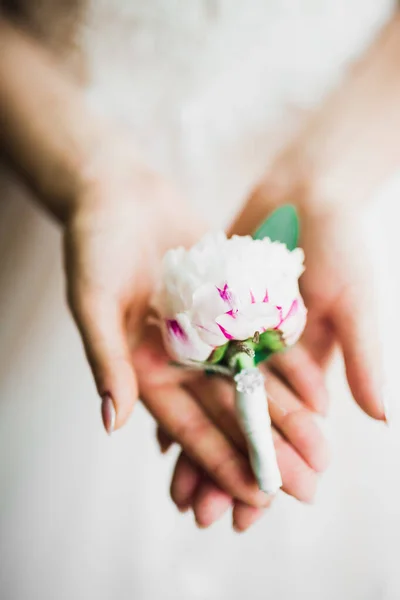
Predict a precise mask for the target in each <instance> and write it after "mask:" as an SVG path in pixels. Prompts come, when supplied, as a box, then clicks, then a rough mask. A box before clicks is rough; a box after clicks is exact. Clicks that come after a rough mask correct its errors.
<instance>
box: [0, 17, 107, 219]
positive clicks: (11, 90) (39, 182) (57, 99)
mask: <svg viewBox="0 0 400 600" xmlns="http://www.w3.org/2000/svg"><path fill="white" fill-rule="evenodd" d="M101 129H102V126H101V125H100V124H99V123H98V122H97V121H96V120H95V119H94V118H93V117H92V116H91V115H89V114H88V111H87V108H86V106H85V103H84V101H83V95H82V92H81V90H80V88H79V86H78V85H76V84H74V82H73V81H72V80H70V79H69V77H68V76H67V75H66V74H65V73H64V72H63V70H62V69H61V67H60V66H59V65H58V64H57V62H56V60H55V58H53V57H52V55H51V54H50V53H48V52H47V51H46V50H45V49H44V48H42V47H41V46H40V45H39V44H38V43H37V42H35V41H34V40H32V39H30V38H29V36H27V35H26V34H25V33H24V32H22V31H19V30H17V29H16V28H14V27H13V26H12V25H11V24H9V23H8V22H6V21H4V20H1V19H0V150H1V151H2V152H4V153H5V155H6V156H7V157H8V158H9V159H10V160H11V162H12V163H13V165H14V166H15V168H16V169H17V170H18V171H19V172H20V173H21V174H22V175H23V176H24V177H25V178H27V180H28V181H29V183H30V184H31V186H32V187H33V188H34V189H35V191H36V192H37V193H38V195H39V197H40V199H41V200H42V201H43V203H44V204H45V205H46V207H47V208H48V209H49V210H50V211H51V212H53V213H54V214H55V215H57V216H58V217H64V216H65V215H66V214H67V213H68V211H69V210H70V208H71V204H72V203H73V202H74V198H76V197H77V190H78V189H79V187H80V186H81V185H82V178H83V177H84V174H85V172H86V171H87V169H89V164H90V160H91V156H92V155H93V152H94V150H95V149H97V148H98V146H99V143H100V139H101V135H102V134H101Z"/></svg>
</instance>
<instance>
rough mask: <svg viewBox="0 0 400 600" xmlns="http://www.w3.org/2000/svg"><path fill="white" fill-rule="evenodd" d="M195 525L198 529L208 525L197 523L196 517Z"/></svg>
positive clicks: (205, 527)
mask: <svg viewBox="0 0 400 600" xmlns="http://www.w3.org/2000/svg"><path fill="white" fill-rule="evenodd" d="M196 527H197V528H198V529H207V527H208V525H205V524H204V523H199V521H198V520H197V519H196Z"/></svg>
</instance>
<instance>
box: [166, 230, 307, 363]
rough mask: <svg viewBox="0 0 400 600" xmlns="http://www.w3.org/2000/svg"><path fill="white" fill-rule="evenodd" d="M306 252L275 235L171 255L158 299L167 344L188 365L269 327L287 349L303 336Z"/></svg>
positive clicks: (211, 243) (208, 243)
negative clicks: (301, 286) (290, 247)
mask: <svg viewBox="0 0 400 600" xmlns="http://www.w3.org/2000/svg"><path fill="white" fill-rule="evenodd" d="M303 260H304V254H303V251H302V250H301V249H299V248H297V249H296V250H294V251H293V252H290V251H289V250H288V249H287V248H286V246H285V245H284V244H281V243H279V242H271V240H270V239H269V238H265V239H263V240H253V238H252V237H250V236H244V237H240V236H233V237H232V238H230V239H227V237H226V235H225V234H224V233H223V232H217V233H210V234H207V235H206V236H205V237H204V238H203V239H202V240H200V241H199V242H198V243H197V244H196V245H195V246H193V247H192V248H191V249H190V250H185V249H184V248H177V249H174V250H169V251H168V252H167V253H166V255H165V257H164V261H163V271H162V285H161V289H160V290H159V293H158V294H157V297H156V300H155V306H156V309H157V311H158V313H159V315H160V317H161V327H162V331H163V335H164V339H165V342H166V344H167V347H168V349H169V350H170V352H171V353H172V355H173V356H174V357H175V358H176V359H178V360H181V361H187V360H196V361H205V360H207V359H208V358H209V356H210V354H211V353H212V352H213V350H215V348H217V347H218V346H222V345H224V344H226V342H227V341H229V340H246V339H248V338H252V337H253V336H254V334H255V333H256V332H257V331H258V332H259V333H262V332H265V331H267V330H277V331H279V332H281V334H282V338H283V340H284V342H285V343H286V344H287V345H291V344H293V343H294V342H296V341H297V339H298V338H299V337H300V335H301V333H302V331H303V329H304V326H305V322H306V313H307V311H306V308H305V306H304V303H303V300H302V298H301V295H300V291H299V285H298V279H299V277H300V275H301V274H302V272H303V270H304V267H303Z"/></svg>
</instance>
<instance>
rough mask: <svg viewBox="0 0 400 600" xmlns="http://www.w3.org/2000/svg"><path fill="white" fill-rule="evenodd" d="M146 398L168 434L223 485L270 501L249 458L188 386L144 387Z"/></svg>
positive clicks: (253, 501) (250, 498) (254, 501)
mask: <svg viewBox="0 0 400 600" xmlns="http://www.w3.org/2000/svg"><path fill="white" fill-rule="evenodd" d="M143 400H144V402H145V404H146V406H147V407H148V409H149V410H150V412H151V413H152V414H153V416H154V418H155V419H156V420H157V422H158V423H160V425H161V426H162V428H163V429H164V430H165V431H166V432H167V434H168V435H169V436H170V437H172V438H173V439H174V440H176V441H177V442H178V443H179V444H180V445H181V446H182V449H183V450H184V451H185V452H186V454H187V455H188V456H189V458H191V459H192V460H193V461H194V462H196V463H197V464H198V465H199V466H200V467H201V468H203V469H204V471H205V472H206V473H207V474H208V475H209V476H210V477H211V478H212V479H213V480H214V481H215V482H216V483H217V484H218V485H219V486H220V487H221V489H223V490H225V491H226V492H227V493H228V494H230V495H231V496H233V497H234V498H238V499H240V500H243V501H244V502H247V503H248V504H250V505H252V506H263V505H264V504H265V503H266V502H267V500H268V496H267V495H266V494H264V492H262V491H260V490H259V489H258V486H257V483H256V481H255V479H254V476H253V474H252V472H251V469H250V465H249V462H248V460H247V459H246V458H245V457H244V456H243V454H242V453H241V452H239V451H238V450H237V449H236V448H235V447H234V446H233V445H232V443H230V441H229V440H228V439H227V438H226V437H225V435H224V434H223V433H222V432H221V431H220V430H219V429H218V428H217V427H215V425H214V424H213V423H212V421H211V420H210V419H209V418H208V416H207V415H206V413H205V412H204V411H203V410H202V409H201V407H200V406H199V405H198V403H197V402H196V400H195V399H194V398H193V397H192V396H191V395H190V394H189V393H188V392H187V391H186V390H184V389H182V388H179V387H177V386H165V387H164V386H163V387H161V388H159V387H156V388H150V389H144V390H143Z"/></svg>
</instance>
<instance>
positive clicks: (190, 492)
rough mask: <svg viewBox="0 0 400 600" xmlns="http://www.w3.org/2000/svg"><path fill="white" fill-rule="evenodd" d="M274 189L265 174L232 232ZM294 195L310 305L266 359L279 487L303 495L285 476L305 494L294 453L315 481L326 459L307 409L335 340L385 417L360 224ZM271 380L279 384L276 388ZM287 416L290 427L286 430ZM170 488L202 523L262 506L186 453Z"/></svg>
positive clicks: (356, 384)
mask: <svg viewBox="0 0 400 600" xmlns="http://www.w3.org/2000/svg"><path fill="white" fill-rule="evenodd" d="M275 192H276V188H275V186H271V185H270V182H269V181H268V180H266V182H264V183H262V184H261V185H260V186H259V187H258V188H257V189H256V191H255V192H254V194H253V195H252V196H251V197H250V199H249V201H248V203H247V204H246V206H245V207H244V209H243V211H242V213H241V214H240V215H239V217H238V218H237V220H236V222H235V223H234V224H233V226H232V230H231V231H232V232H234V233H238V234H240V235H244V234H248V233H251V232H252V231H254V230H255V229H256V228H257V226H259V225H260V223H261V222H262V221H263V220H264V219H265V218H266V217H267V216H268V214H269V213H270V212H271V210H273V208H276V205H277V204H276V196H275V194H274V193H275ZM297 200H300V201H299V202H298V209H299V213H300V219H301V239H300V245H301V246H302V247H303V249H304V250H305V256H306V272H305V274H304V275H303V277H302V278H301V280H300V287H301V292H302V295H303V297H304V300H305V303H306V306H307V307H308V311H309V313H308V322H307V326H306V330H305V332H304V335H303V337H302V339H301V341H300V342H299V343H298V344H297V345H296V346H295V347H293V348H291V349H289V350H287V351H285V352H284V353H282V354H278V355H276V356H275V357H274V358H273V359H272V360H271V361H270V363H269V369H270V370H271V374H270V375H269V378H268V379H267V391H268V393H269V398H270V410H271V416H272V421H273V425H274V428H275V430H276V436H275V443H276V450H277V456H278V462H279V466H280V469H281V471H282V475H283V482H284V485H283V489H284V491H287V492H289V493H291V494H292V495H293V496H295V497H297V498H300V499H304V498H302V495H301V493H300V494H299V493H298V492H297V490H296V489H293V487H291V486H290V483H289V482H291V481H293V478H296V477H297V478H298V479H299V480H301V482H302V484H304V485H305V486H306V487H307V489H308V492H309V493H310V492H311V490H312V491H314V489H315V483H314V484H311V483H310V478H309V477H305V476H304V469H300V470H299V468H298V464H299V459H301V460H302V461H303V462H305V463H306V464H308V468H309V469H314V480H315V471H318V470H322V468H323V467H324V466H326V463H327V461H326V446H325V443H324V440H323V438H322V437H321V436H320V434H319V433H317V430H316V429H315V425H314V424H311V423H312V414H311V411H314V412H317V413H320V414H322V415H326V413H327V410H328V397H327V393H326V389H325V385H324V382H323V378H322V372H323V369H324V368H325V367H326V366H327V364H328V361H329V358H330V356H331V354H332V350H333V348H334V346H335V344H338V345H339V346H340V348H341V350H342V352H343V356H344V360H345V364H346V373H347V379H348V382H349V386H350V388H351V391H352V393H353V396H354V398H355V400H356V401H357V403H358V404H359V406H360V407H361V408H362V409H363V410H364V411H365V412H366V413H367V414H368V415H370V416H371V417H373V418H376V419H379V420H385V419H386V417H385V410H384V397H383V383H384V382H383V381H382V373H381V370H380V365H379V362H378V361H377V360H376V347H375V344H376V340H377V339H378V338H379V335H378V331H377V326H376V321H375V317H376V312H375V306H374V295H373V293H372V286H371V271H370V269H369V268H368V261H367V258H366V253H365V252H364V251H363V242H362V239H361V236H360V232H359V230H358V229H357V224H358V219H357V215H356V214H354V213H353V211H352V210H350V207H349V205H347V206H345V205H343V204H342V203H336V204H332V203H329V204H327V205H325V204H324V203H323V201H322V199H321V202H320V203H318V202H309V203H308V202H306V201H304V199H303V198H301V196H300V197H299V196H298V195H297V194H296V193H290V192H289V193H287V194H286V195H284V196H283V197H282V198H281V203H286V202H290V203H292V204H296V201H297ZM274 384H275V385H277V386H279V387H276V389H273V386H274ZM271 388H272V389H271ZM289 398H290V409H289V408H288V404H287V403H288V401H289ZM277 406H279V407H280V410H281V411H285V410H286V411H287V413H286V416H285V417H284V418H282V419H281V420H280V421H276V416H275V415H276V409H277ZM288 423H290V424H291V427H292V429H291V430H289V432H288V430H287V429H288V428H287V425H288ZM285 425H286V427H285ZM159 438H160V441H161V443H162V444H164V447H167V446H168V440H167V439H166V438H165V437H164V435H163V433H162V432H159ZM282 444H283V447H284V448H286V454H285V455H282ZM290 444H291V445H290ZM239 447H241V446H239ZM310 449H311V451H310ZM289 451H290V454H289ZM289 458H290V460H288V459H289ZM295 459H296V460H295ZM315 459H316V461H315ZM171 490H172V497H173V500H174V501H175V503H176V504H177V506H178V507H181V506H185V507H192V508H193V510H194V513H195V516H196V519H197V521H198V522H199V523H200V524H201V525H203V526H208V525H211V524H212V523H213V522H215V521H216V520H217V519H218V518H219V517H220V516H221V515H222V514H223V513H224V512H225V511H226V510H227V509H228V508H229V507H230V506H233V522H234V526H235V528H236V529H238V530H240V531H244V530H245V529H247V528H248V527H249V526H250V525H251V524H252V523H254V521H255V520H257V519H258V518H259V517H260V516H261V515H262V512H263V511H262V509H260V508H254V507H252V506H250V505H248V504H246V503H245V502H243V501H238V500H237V499H235V497H234V496H233V495H231V494H227V493H226V490H223V489H222V488H221V487H220V486H218V485H216V484H215V482H212V481H210V480H209V478H208V477H207V475H205V473H204V472H203V471H202V470H201V469H199V468H198V466H197V465H195V464H193V462H192V461H191V460H190V459H189V457H188V456H186V455H185V454H184V453H183V454H181V456H180V457H179V459H178V461H177V464H176V467H175V472H174V476H173V480H172V488H171ZM311 495H312V492H311Z"/></svg>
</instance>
